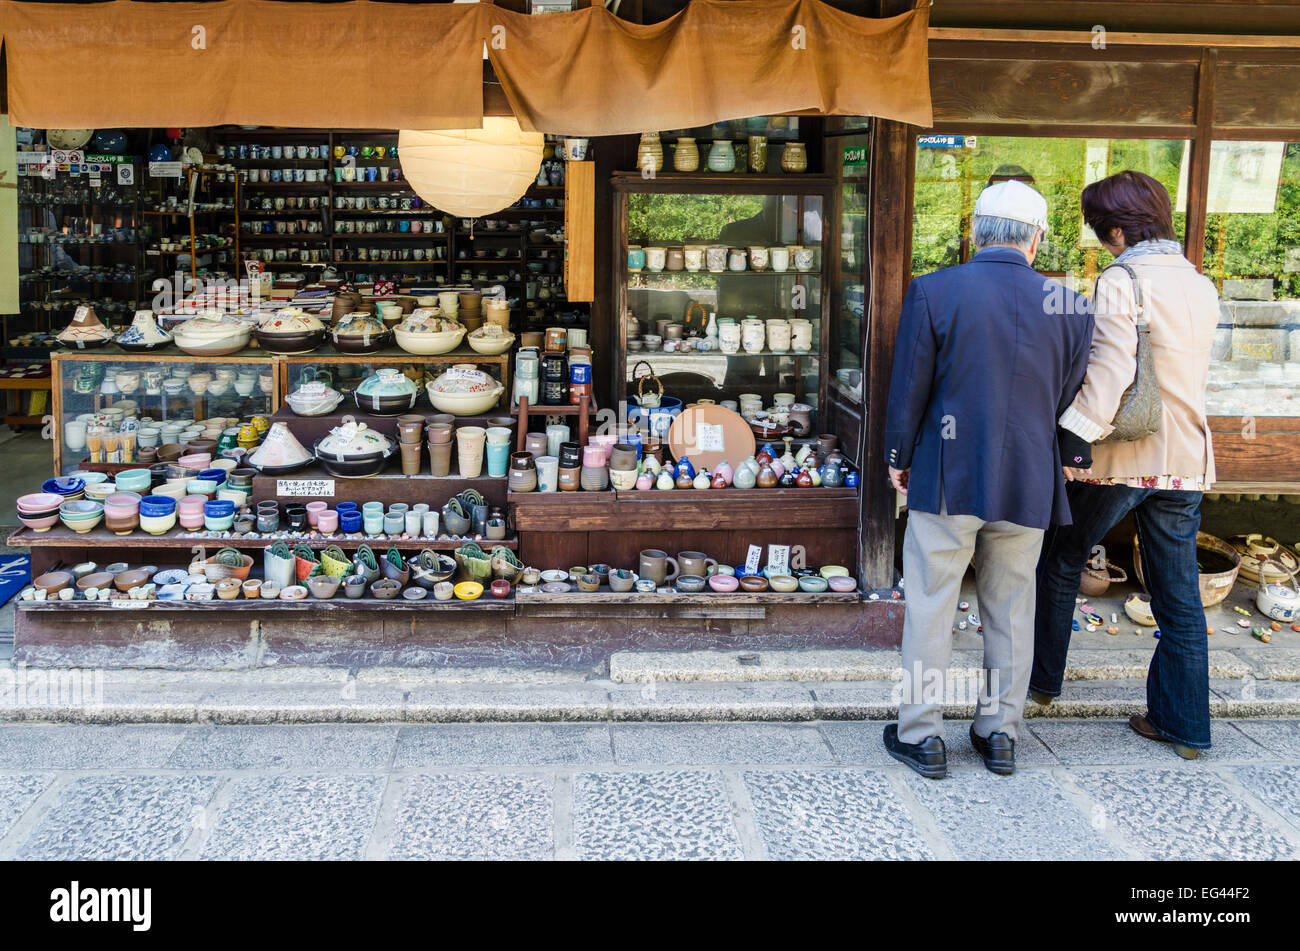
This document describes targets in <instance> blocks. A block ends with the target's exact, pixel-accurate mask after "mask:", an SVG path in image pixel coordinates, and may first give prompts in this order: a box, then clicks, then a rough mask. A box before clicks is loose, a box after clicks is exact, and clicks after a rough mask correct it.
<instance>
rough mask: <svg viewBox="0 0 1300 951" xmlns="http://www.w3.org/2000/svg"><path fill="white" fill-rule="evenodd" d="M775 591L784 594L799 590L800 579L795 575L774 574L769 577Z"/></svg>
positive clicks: (769, 582) (768, 581) (768, 580)
mask: <svg viewBox="0 0 1300 951" xmlns="http://www.w3.org/2000/svg"><path fill="white" fill-rule="evenodd" d="M767 583H768V584H769V585H771V587H772V590H773V591H779V592H781V593H782V594H788V593H789V592H791V591H798V590H799V579H798V578H796V577H794V576H793V575H772V576H771V577H770V578H768V579H767Z"/></svg>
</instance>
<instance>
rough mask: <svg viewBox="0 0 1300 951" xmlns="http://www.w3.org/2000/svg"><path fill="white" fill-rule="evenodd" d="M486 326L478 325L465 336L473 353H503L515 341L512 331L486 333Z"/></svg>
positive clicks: (491, 354)
mask: <svg viewBox="0 0 1300 951" xmlns="http://www.w3.org/2000/svg"><path fill="white" fill-rule="evenodd" d="M487 329H488V328H487V327H480V328H479V329H478V330H476V331H474V332H473V333H472V334H470V335H469V337H468V338H466V339H467V340H468V341H469V345H470V348H471V349H472V350H473V351H474V352H475V353H482V354H487V355H490V356H496V355H497V354H502V353H505V352H506V351H507V350H509V349H510V348H511V347H512V346H514V343H515V335H514V334H512V333H499V334H492V333H486V332H485V331H487Z"/></svg>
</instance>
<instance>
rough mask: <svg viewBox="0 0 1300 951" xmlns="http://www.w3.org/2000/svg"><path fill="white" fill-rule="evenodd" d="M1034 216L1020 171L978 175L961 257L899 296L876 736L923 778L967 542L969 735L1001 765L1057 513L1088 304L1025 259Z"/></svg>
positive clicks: (936, 768)
mask: <svg viewBox="0 0 1300 951" xmlns="http://www.w3.org/2000/svg"><path fill="white" fill-rule="evenodd" d="M1046 231H1047V202H1046V201H1045V200H1044V199H1043V196H1042V195H1040V194H1039V193H1038V192H1037V191H1035V190H1034V189H1033V188H1030V187H1029V186H1028V185H1026V184H1024V183H1023V182H1019V181H1006V182H999V183H998V184H995V185H990V186H988V187H987V188H985V189H984V191H983V192H981V193H980V197H979V200H978V201H977V202H976V203H975V220H974V223H973V227H972V239H973V243H974V245H975V247H976V248H978V252H977V253H976V255H975V256H974V258H972V259H971V260H970V261H969V262H967V263H966V264H963V265H960V266H958V267H952V268H947V269H945V270H942V271H938V272H936V273H934V274H928V275H925V276H924V277H918V278H916V279H915V280H913V281H912V283H911V286H910V287H909V288H908V291H907V297H906V299H905V300H904V301H903V314H902V318H901V320H900V322H899V327H898V346H897V351H896V353H895V355H894V373H893V379H892V380H891V384H890V391H889V408H888V410H887V415H886V423H885V452H886V458H887V459H888V461H889V478H890V481H891V482H892V483H893V485H894V487H895V488H896V489H897V490H898V491H899V492H901V493H903V494H904V495H906V496H907V507H908V517H907V536H906V539H905V541H904V543H903V576H904V578H905V579H906V582H907V613H906V615H905V616H904V620H903V680H902V688H903V690H902V697H901V702H900V704H899V714H898V723H897V725H895V724H892V723H891V724H890V725H889V726H887V727H886V728H885V747H886V749H887V750H888V751H889V753H890V755H891V756H893V757H894V758H895V759H897V760H899V761H901V762H903V763H906V764H907V765H908V766H910V767H912V768H913V769H914V770H916V771H917V772H918V773H920V774H921V775H922V776H925V777H928V778H931V779H941V778H943V776H945V775H946V774H947V769H948V762H947V752H946V750H945V748H944V742H943V736H942V733H943V701H944V699H945V695H946V690H947V686H948V685H947V683H946V680H945V677H946V674H947V668H948V665H949V663H950V661H951V659H952V628H953V617H954V611H955V610H956V608H957V599H958V597H959V594H960V589H961V581H962V576H963V575H964V574H965V571H966V567H967V566H968V565H969V564H970V563H971V556H972V554H973V555H974V556H975V585H976V592H977V595H978V601H979V624H981V625H983V628H984V630H983V634H984V672H983V677H982V678H981V679H983V680H984V681H985V682H984V683H983V684H981V685H980V687H979V702H978V707H977V711H976V716H975V722H974V723H973V724H972V725H971V730H970V739H971V743H972V745H973V746H974V747H975V750H976V752H978V753H979V754H980V756H981V757H982V758H983V760H984V765H985V766H987V767H988V768H989V769H990V770H991V771H992V772H994V773H1000V774H1009V773H1011V772H1014V770H1015V742H1016V737H1017V734H1018V731H1019V727H1020V721H1021V717H1022V715H1023V711H1024V705H1025V694H1026V688H1027V685H1028V681H1029V670H1030V664H1031V662H1032V660H1033V648H1034V569H1035V565H1036V564H1037V561H1038V554H1039V549H1040V548H1041V546H1042V542H1043V531H1044V529H1046V528H1047V527H1048V526H1049V525H1051V524H1054V523H1055V524H1067V523H1068V522H1069V520H1070V509H1069V505H1068V503H1067V501H1066V496H1065V481H1064V478H1063V475H1062V468H1061V467H1062V459H1061V458H1060V454H1059V451H1058V448H1057V428H1056V427H1057V423H1056V421H1057V419H1058V418H1059V417H1060V415H1061V414H1062V413H1063V412H1064V411H1065V410H1066V408H1067V407H1069V405H1070V402H1071V400H1073V399H1074V395H1075V393H1076V392H1077V391H1078V389H1079V385H1080V383H1081V382H1082V381H1083V376H1084V371H1085V370H1086V369H1087V364H1088V347H1089V342H1090V340H1091V337H1092V315H1091V312H1090V308H1089V306H1088V303H1087V301H1086V300H1085V299H1084V298H1082V297H1080V296H1079V295H1077V294H1075V293H1074V292H1073V291H1069V290H1066V289H1065V288H1064V287H1062V286H1061V285H1060V284H1057V283H1056V282H1054V281H1051V280H1048V279H1045V278H1044V277H1043V276H1042V275H1041V274H1039V273H1038V272H1037V271H1035V270H1034V269H1033V267H1031V265H1032V264H1033V261H1034V256H1035V255H1036V254H1037V252H1038V242H1039V240H1040V239H1041V238H1042V237H1043V235H1044V234H1045V233H1046ZM1065 461H1067V462H1068V461H1069V460H1065ZM975 630H976V625H975V624H972V625H971V631H972V632H974V631H975Z"/></svg>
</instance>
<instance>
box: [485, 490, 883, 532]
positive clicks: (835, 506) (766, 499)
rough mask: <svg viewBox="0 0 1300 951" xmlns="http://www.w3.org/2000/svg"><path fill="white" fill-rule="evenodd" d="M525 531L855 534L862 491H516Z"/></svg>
mask: <svg viewBox="0 0 1300 951" xmlns="http://www.w3.org/2000/svg"><path fill="white" fill-rule="evenodd" d="M506 500H507V501H508V502H509V503H510V505H511V508H512V509H513V511H514V524H515V528H516V529H517V530H518V531H521V532H530V531H535V532H634V531H647V532H651V531H663V530H665V529H669V528H682V529H690V530H692V531H729V530H735V531H741V530H759V529H764V528H783V529H784V528H799V529H818V528H855V527H856V526H857V524H858V513H859V501H858V494H857V489H852V488H846V487H840V488H834V489H828V488H819V489H811V488H810V489H673V490H671V491H665V492H661V491H659V490H658V489H646V490H644V491H632V492H616V491H609V492H581V491H579V492H547V493H538V492H511V493H508V494H507V496H506Z"/></svg>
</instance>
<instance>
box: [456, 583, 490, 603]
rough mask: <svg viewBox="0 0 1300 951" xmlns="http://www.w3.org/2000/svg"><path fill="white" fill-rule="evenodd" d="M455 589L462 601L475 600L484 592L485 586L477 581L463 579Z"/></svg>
mask: <svg viewBox="0 0 1300 951" xmlns="http://www.w3.org/2000/svg"><path fill="white" fill-rule="evenodd" d="M454 590H455V592H456V597H458V598H460V599H461V600H462V601H473V600H475V599H476V598H478V597H479V596H480V595H481V594H482V593H483V586H482V585H481V584H479V583H478V582H477V581H462V582H461V583H460V584H458V585H456V587H455V589H454Z"/></svg>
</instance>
